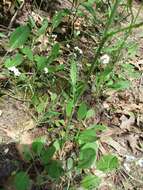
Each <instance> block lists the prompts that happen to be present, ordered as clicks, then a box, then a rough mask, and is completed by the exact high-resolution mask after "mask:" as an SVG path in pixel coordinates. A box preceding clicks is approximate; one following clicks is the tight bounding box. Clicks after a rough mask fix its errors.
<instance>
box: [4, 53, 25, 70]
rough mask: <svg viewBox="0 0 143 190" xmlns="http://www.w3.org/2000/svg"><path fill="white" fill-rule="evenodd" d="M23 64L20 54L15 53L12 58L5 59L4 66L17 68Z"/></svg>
mask: <svg viewBox="0 0 143 190" xmlns="http://www.w3.org/2000/svg"><path fill="white" fill-rule="evenodd" d="M22 62H23V56H22V55H21V54H20V53H17V54H16V55H15V56H14V57H13V58H11V59H10V58H8V59H6V61H5V63H4V65H5V67H6V68H9V67H13V66H15V67H16V66H18V65H20V64H21V63H22Z"/></svg>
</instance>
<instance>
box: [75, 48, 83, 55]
mask: <svg viewBox="0 0 143 190" xmlns="http://www.w3.org/2000/svg"><path fill="white" fill-rule="evenodd" d="M74 49H75V50H76V51H78V52H79V53H80V54H83V51H82V50H81V49H80V48H79V47H77V46H76V47H75V48H74Z"/></svg>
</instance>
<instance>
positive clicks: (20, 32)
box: [9, 25, 31, 49]
mask: <svg viewBox="0 0 143 190" xmlns="http://www.w3.org/2000/svg"><path fill="white" fill-rule="evenodd" d="M30 32H31V30H30V28H29V27H28V25H25V26H19V27H18V28H16V30H15V31H14V32H13V33H12V34H11V36H10V41H9V43H10V48H12V49H15V48H19V47H20V46H22V45H24V44H25V42H26V41H27V39H28V37H29V35H30Z"/></svg>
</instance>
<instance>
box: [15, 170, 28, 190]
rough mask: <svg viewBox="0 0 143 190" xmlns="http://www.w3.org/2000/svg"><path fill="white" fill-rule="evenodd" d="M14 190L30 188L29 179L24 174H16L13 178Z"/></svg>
mask: <svg viewBox="0 0 143 190" xmlns="http://www.w3.org/2000/svg"><path fill="white" fill-rule="evenodd" d="M14 185H15V188H16V190H28V189H29V187H30V179H29V176H28V175H27V173H26V172H18V173H17V174H16V176H15V178H14Z"/></svg>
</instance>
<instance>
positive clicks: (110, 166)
mask: <svg viewBox="0 0 143 190" xmlns="http://www.w3.org/2000/svg"><path fill="white" fill-rule="evenodd" d="M118 167H119V162H118V158H117V157H116V156H114V155H111V154H108V155H103V156H102V157H101V158H100V160H98V161H97V163H96V168H97V169H98V170H101V171H103V172H110V171H112V170H115V169H117V168H118Z"/></svg>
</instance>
